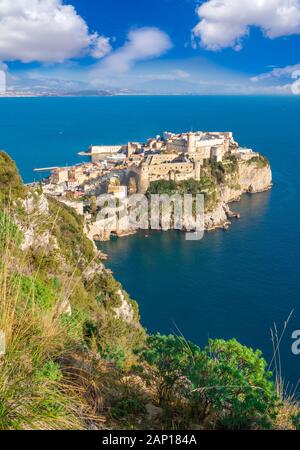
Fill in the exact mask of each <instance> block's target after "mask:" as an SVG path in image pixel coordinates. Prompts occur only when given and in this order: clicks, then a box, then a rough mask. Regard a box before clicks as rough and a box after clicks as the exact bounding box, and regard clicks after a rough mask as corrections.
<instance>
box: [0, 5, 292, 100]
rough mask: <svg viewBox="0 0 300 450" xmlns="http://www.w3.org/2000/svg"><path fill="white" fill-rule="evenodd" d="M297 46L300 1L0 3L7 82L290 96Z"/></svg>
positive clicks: (1, 58) (0, 56)
mask: <svg viewBox="0 0 300 450" xmlns="http://www.w3.org/2000/svg"><path fill="white" fill-rule="evenodd" d="M299 50H300V0H202V1H200V0H126V1H125V0H65V1H62V0H14V1H13V2H12V1H11V0H0V70H2V71H6V72H7V82H8V86H9V87H10V88H11V89H37V90H39V89H40V90H43V89H49V90H62V91H67V92H68V91H70V92H71V91H74V90H87V89H92V90H93V89H129V90H131V91H134V92H149V93H173V94H178V93H199V94H249V95H257V94H272V95H273V94H292V93H296V92H297V93H298V91H300V81H299V80H300V54H299ZM297 83H298V84H297Z"/></svg>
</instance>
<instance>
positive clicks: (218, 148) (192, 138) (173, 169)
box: [128, 132, 239, 193]
mask: <svg viewBox="0 0 300 450" xmlns="http://www.w3.org/2000/svg"><path fill="white" fill-rule="evenodd" d="M147 144H148V146H149V147H150V152H149V154H148V155H147V154H145V157H144V158H143V160H142V161H141V162H140V163H138V164H136V163H134V164H132V165H130V164H129V167H128V171H129V173H130V172H131V174H136V176H137V177H138V191H139V192H140V193H145V192H146V191H147V189H148V187H149V186H150V183H151V182H153V181H157V180H173V181H183V180H188V179H190V178H193V179H195V180H198V181H199V180H200V178H201V169H202V167H203V164H204V161H205V160H206V159H214V160H215V161H216V162H221V161H222V160H223V158H224V156H225V154H228V153H231V154H233V153H236V152H237V151H238V148H239V146H238V144H237V143H236V142H235V140H234V139H233V135H232V133H231V132H225V133H224V132H195V133H182V134H174V133H169V132H165V133H164V135H163V139H161V138H160V137H157V138H156V139H151V140H149V141H148V143H147ZM158 148H159V150H158ZM128 156H129V155H128ZM129 157H130V156H129Z"/></svg>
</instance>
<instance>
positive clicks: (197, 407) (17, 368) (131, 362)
mask: <svg viewBox="0 0 300 450" xmlns="http://www.w3.org/2000/svg"><path fill="white" fill-rule="evenodd" d="M174 188H175V187H174ZM183 188H184V189H186V188H188V189H189V190H194V189H196V190H198V186H196V187H195V186H193V185H192V183H189V182H187V184H186V185H185V186H184V187H183ZM176 189H177V187H176ZM0 254H1V260H0V332H1V336H0V338H1V344H2V345H1V347H2V350H3V351H2V353H1V354H0V429H103V428H107V429H120V428H121V429H139V428H141V429H167V428H169V429H194V428H200V429H241V428H242V429H269V428H280V427H283V426H284V427H285V428H291V429H293V428H296V427H297V426H298V417H299V414H298V413H299V411H298V406H297V404H296V403H294V402H286V401H285V402H284V401H283V398H281V396H280V393H279V392H278V389H276V386H275V384H274V382H273V381H272V377H271V373H270V372H269V371H268V370H267V363H266V362H265V361H264V359H263V357H262V355H261V353H260V352H259V351H253V350H252V349H250V348H247V347H244V346H242V345H241V344H240V343H238V342H237V341H236V340H231V341H223V340H210V341H209V342H208V344H207V347H206V348H204V349H200V348H199V347H198V346H197V345H195V344H193V343H191V342H188V341H186V340H185V339H184V338H183V337H178V336H161V335H159V334H158V335H154V336H150V335H149V334H148V333H147V332H146V330H145V329H144V328H143V327H142V325H141V324H140V320H139V311H138V304H137V303H136V302H135V301H133V300H132V299H131V298H129V296H128V294H127V293H126V292H125V291H124V289H123V287H122V286H121V285H120V283H118V282H117V281H116V280H115V279H114V277H113V275H112V274H111V273H110V272H109V271H108V270H107V269H106V268H105V267H104V265H103V263H102V261H101V260H100V258H99V254H98V253H97V251H96V249H95V246H94V244H93V243H92V242H91V241H90V240H89V239H88V238H87V237H86V235H85V233H84V222H83V219H82V218H81V217H79V216H77V214H76V213H75V212H74V211H73V210H72V209H70V208H68V207H66V206H65V205H63V204H61V203H59V202H58V201H56V200H53V199H51V198H46V197H45V196H44V195H43V194H42V192H40V191H39V190H33V189H29V188H25V187H24V186H23V184H22V182H21V179H20V177H19V175H18V171H17V168H16V167H15V164H14V162H13V161H12V160H11V159H10V158H9V156H8V155H6V154H5V153H3V152H1V153H0ZM4 343H5V345H4ZM282 417H284V421H283V419H282Z"/></svg>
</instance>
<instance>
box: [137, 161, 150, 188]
mask: <svg viewBox="0 0 300 450" xmlns="http://www.w3.org/2000/svg"><path fill="white" fill-rule="evenodd" d="M149 186H150V180H149V169H148V165H147V164H146V163H143V164H142V165H141V168H140V178H139V186H138V190H139V194H145V193H146V192H147V190H148V188H149Z"/></svg>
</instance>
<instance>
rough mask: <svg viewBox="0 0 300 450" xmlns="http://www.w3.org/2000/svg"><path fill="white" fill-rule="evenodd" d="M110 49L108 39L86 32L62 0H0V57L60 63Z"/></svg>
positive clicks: (84, 25) (80, 20) (79, 19)
mask: <svg viewBox="0 0 300 450" xmlns="http://www.w3.org/2000/svg"><path fill="white" fill-rule="evenodd" d="M110 50H111V48H110V44H109V39H108V38H105V37H103V36H100V35H99V34H98V33H90V32H89V29H88V26H87V24H86V22H85V21H84V19H83V18H82V17H81V16H79V15H78V14H77V12H76V10H75V8H74V7H73V6H71V5H66V4H64V3H63V2H62V0H13V1H12V0H0V60H3V61H14V60H20V61H22V62H25V63H27V62H31V61H38V62H62V61H65V60H66V59H70V58H74V57H79V56H82V55H86V54H90V55H91V56H93V57H95V58H100V57H103V56H104V55H105V54H107V53H108V52H109V51H110Z"/></svg>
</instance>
